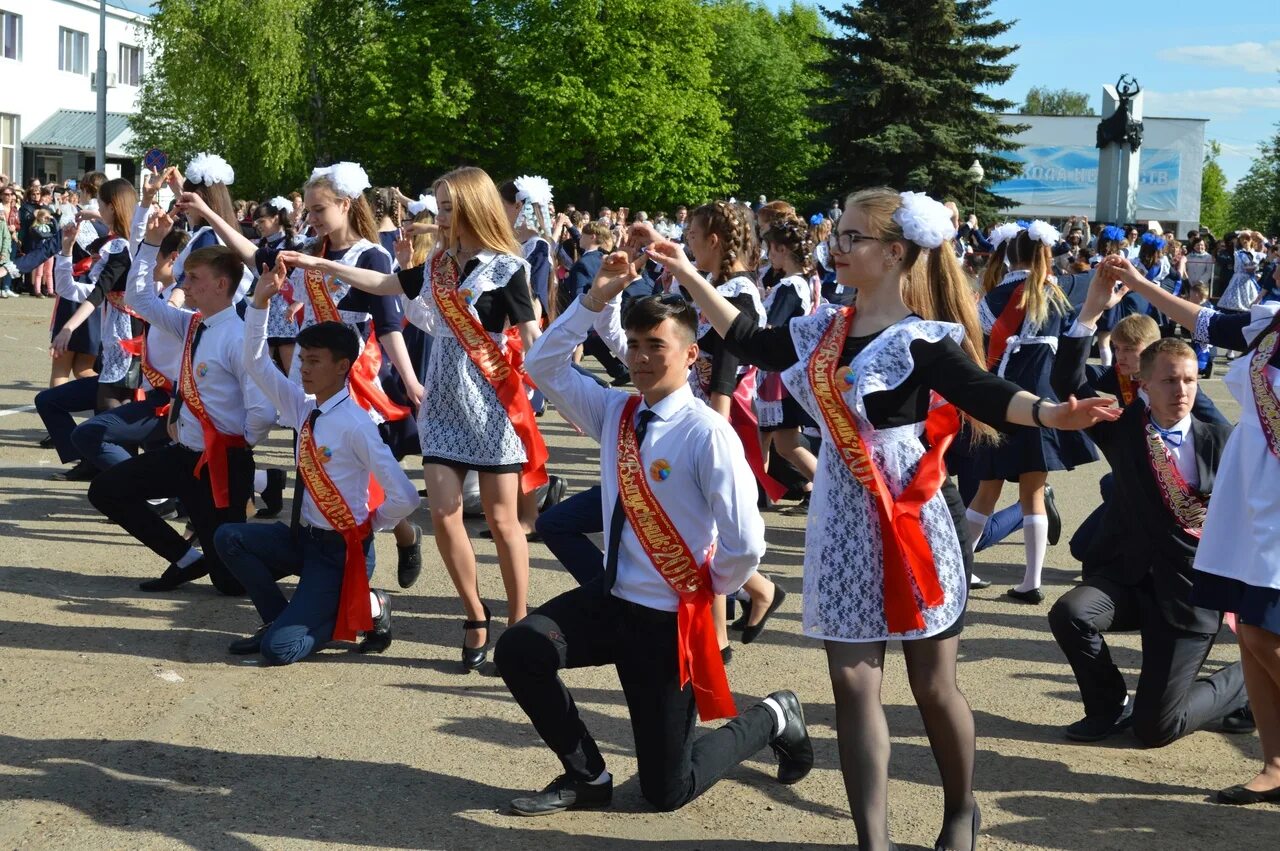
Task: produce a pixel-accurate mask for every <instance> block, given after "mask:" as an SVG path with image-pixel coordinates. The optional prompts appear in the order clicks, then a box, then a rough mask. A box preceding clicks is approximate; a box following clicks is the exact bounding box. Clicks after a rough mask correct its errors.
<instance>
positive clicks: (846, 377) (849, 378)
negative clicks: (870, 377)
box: [836, 366, 853, 387]
mask: <svg viewBox="0 0 1280 851" xmlns="http://www.w3.org/2000/svg"><path fill="white" fill-rule="evenodd" d="M836 376H837V377H838V378H839V379H840V380H841V381H843V382H844V383H845V384H848V385H849V386H850V387H852V386H853V369H852V368H851V367H847V366H842V367H840V369H838V370H837V371H836Z"/></svg>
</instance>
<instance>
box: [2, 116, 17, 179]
mask: <svg viewBox="0 0 1280 851" xmlns="http://www.w3.org/2000/svg"><path fill="white" fill-rule="evenodd" d="M17 165H18V116H16V115H0V174H7V175H9V177H12V178H16V177H17V175H18V171H17Z"/></svg>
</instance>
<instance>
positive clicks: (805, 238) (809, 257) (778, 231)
mask: <svg viewBox="0 0 1280 851" xmlns="http://www.w3.org/2000/svg"><path fill="white" fill-rule="evenodd" d="M764 242H765V244H766V245H776V246H778V247H780V248H782V249H785V250H786V251H789V252H791V256H792V257H793V258H794V259H795V261H796V263H797V264H799V266H800V274H802V275H804V276H805V277H808V276H809V275H810V274H812V273H813V246H814V241H813V237H812V235H811V234H810V232H809V226H808V225H807V224H806V223H805V221H804V220H803V219H801V218H800V217H799V216H795V215H791V216H781V217H775V218H774V220H773V224H772V225H771V226H770V227H769V229H768V230H766V231H765V232H764Z"/></svg>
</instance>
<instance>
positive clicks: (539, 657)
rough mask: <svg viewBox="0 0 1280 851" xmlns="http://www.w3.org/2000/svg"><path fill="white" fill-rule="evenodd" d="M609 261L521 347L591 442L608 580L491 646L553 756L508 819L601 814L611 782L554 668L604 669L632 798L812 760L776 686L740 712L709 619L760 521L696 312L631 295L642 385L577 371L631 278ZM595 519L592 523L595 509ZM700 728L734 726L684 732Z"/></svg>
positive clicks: (746, 565)
mask: <svg viewBox="0 0 1280 851" xmlns="http://www.w3.org/2000/svg"><path fill="white" fill-rule="evenodd" d="M628 271H629V264H628V263H627V258H626V255H625V254H622V255H612V256H610V257H609V258H608V259H607V260H606V261H605V263H604V264H603V265H602V267H601V271H600V273H599V274H598V275H597V278H596V282H595V285H594V286H593V288H592V289H591V290H590V291H588V292H587V293H585V294H584V295H583V296H582V297H581V299H579V300H576V301H575V302H574V303H572V304H571V305H570V306H569V307H568V309H567V310H566V311H565V312H564V313H563V314H561V316H560V318H559V319H557V320H556V321H555V323H553V324H552V326H551V327H550V328H549V329H547V331H546V333H544V334H543V335H542V337H541V338H539V340H538V342H537V343H535V344H534V346H533V347H532V348H531V349H530V350H529V353H528V356H527V358H526V361H525V364H526V367H527V369H528V371H529V374H530V375H531V376H532V377H533V378H534V380H536V381H537V382H538V386H539V387H540V388H542V391H543V392H544V393H546V394H547V397H548V398H549V399H551V400H552V401H553V402H554V403H555V405H556V407H557V408H559V409H560V410H561V411H563V412H564V414H565V416H566V418H568V419H569V420H570V421H572V422H574V423H577V424H578V426H579V427H580V428H582V430H583V431H584V432H586V433H587V434H589V435H590V436H591V437H593V438H595V439H596V440H598V441H599V442H600V477H601V482H600V484H601V493H602V495H601V505H600V509H599V510H601V511H602V512H603V518H609V519H608V521H607V522H606V523H605V524H604V528H605V529H607V530H608V535H607V542H608V546H607V549H606V555H605V570H604V575H603V576H602V577H601V578H600V579H598V580H595V581H592V582H590V583H589V584H587V585H584V586H581V587H579V588H575V589H574V590H572V591H568V592H566V593H564V594H561V595H560V596H559V597H556V598H554V599H552V600H551V601H549V602H547V603H545V604H544V605H542V606H540V607H538V608H537V609H536V610H534V611H533V612H532V613H530V614H529V616H528V617H526V618H525V619H524V620H522V621H520V622H519V623H518V624H516V625H515V626H513V627H511V628H510V629H508V630H507V631H506V632H505V633H504V634H503V636H502V638H501V639H500V640H499V641H498V646H497V652H496V658H495V661H496V662H497V666H498V671H499V673H500V674H501V675H502V678H503V680H505V681H506V684H507V687H508V688H509V689H510V690H511V694H512V695H513V696H514V697H515V699H516V702H517V703H519V704H520V708H521V709H523V710H524V711H525V713H526V714H527V715H528V716H529V720H530V721H532V722H533V726H534V728H535V729H536V730H537V731H538V734H539V735H541V736H542V739H543V741H545V742H546V743H547V745H548V746H549V747H550V748H551V750H552V752H554V753H555V755H556V757H557V758H558V759H559V760H560V763H561V765H562V766H563V773H562V774H561V775H560V776H559V777H557V778H556V779H555V780H553V781H552V782H551V783H550V785H548V786H547V787H546V788H545V789H543V790H542V792H541V793H538V794H533V795H530V796H528V797H523V798H517V799H516V800H514V801H512V802H511V808H512V810H513V811H514V812H515V813H516V814H517V815H523V816H539V815H547V814H550V813H556V812H561V811H563V810H572V809H583V808H590V807H604V806H608V805H609V804H610V803H611V801H612V797H613V778H612V776H611V775H610V774H609V771H608V770H607V769H606V767H605V761H604V757H603V756H602V755H601V753H600V749H599V747H598V746H597V745H596V742H595V740H594V739H593V738H592V737H591V734H590V733H588V732H587V729H586V726H585V725H584V724H583V722H582V719H581V718H580V717H579V715H578V710H577V707H576V706H575V705H574V702H573V698H572V697H571V696H570V694H569V692H568V691H567V690H566V689H565V687H564V683H563V682H561V680H560V676H559V672H560V670H561V669H564V668H583V667H595V666H601V665H613V666H614V667H615V668H616V669H617V671H618V679H619V680H620V681H621V683H622V690H623V694H624V695H625V697H626V701H627V710H628V712H629V714H630V716H631V727H632V731H633V733H634V735H635V748H636V761H637V763H638V764H639V773H640V791H641V794H643V795H644V797H645V800H647V801H648V802H649V803H650V804H652V805H653V806H655V807H656V808H658V809H659V810H675V809H678V808H680V807H682V806H684V805H685V804H687V803H688V802H689V801H691V800H693V799H694V798H696V797H697V796H698V795H701V794H702V793H703V792H705V791H706V790H707V789H708V788H709V787H710V786H711V785H712V784H713V783H715V782H716V781H717V780H719V779H720V777H722V776H723V775H724V774H725V773H726V772H727V771H729V770H730V769H732V768H733V767H734V766H735V765H737V764H738V763H740V762H742V761H743V760H744V759H747V758H748V757H750V756H751V755H752V754H754V753H756V752H757V751H759V750H760V749H762V748H764V747H766V746H769V745H772V746H773V749H774V751H775V753H776V754H777V755H778V760H779V765H778V780H779V781H780V782H782V783H795V782H797V781H799V780H800V779H801V778H802V777H804V776H805V775H806V774H808V773H809V770H810V768H812V767H813V749H812V746H811V745H810V742H809V734H808V731H807V730H806V728H805V723H804V715H803V713H802V711H801V707H800V702H799V700H797V699H796V696H795V694H794V693H792V692H790V691H777V692H774V693H773V694H771V695H769V696H768V697H767V698H765V699H764V700H763V701H761V702H759V703H757V704H755V705H754V706H752V707H750V708H749V709H747V710H746V711H745V712H743V713H742V714H740V715H737V717H733V716H735V715H736V710H735V708H734V705H733V696H732V694H731V693H730V691H729V684H728V680H727V679H726V677H725V671H724V662H723V661H722V659H721V656H720V649H719V644H718V641H717V639H716V633H715V624H714V621H713V618H712V612H711V603H712V600H713V598H714V595H715V594H724V593H728V592H732V591H735V590H737V589H738V588H741V587H742V584H743V582H745V581H746V580H747V579H748V578H749V577H750V576H751V574H752V573H754V572H755V571H756V569H757V568H758V566H759V564H760V558H761V556H763V555H764V551H765V542H764V522H763V521H762V520H761V519H760V512H759V511H758V510H757V508H756V483H755V478H754V477H753V475H752V473H751V469H750V467H748V466H747V461H746V456H745V454H744V453H743V449H742V442H741V441H740V440H739V439H738V437H737V435H736V434H735V433H734V431H733V429H732V428H731V427H730V426H729V424H728V421H727V420H725V419H724V418H723V417H721V416H719V415H718V414H716V413H715V412H714V411H712V410H711V409H710V408H709V407H707V405H706V404H704V403H703V402H701V401H699V400H698V399H696V398H694V396H693V395H692V393H691V392H690V391H689V383H688V374H689V368H690V367H691V366H692V365H693V362H694V360H696V359H697V355H698V344H697V342H696V341H695V336H696V332H697V313H696V311H695V309H694V307H693V305H692V304H690V303H688V302H686V301H685V300H684V299H683V298H680V297H679V296H675V297H672V296H651V297H649V298H641V299H638V300H637V301H636V302H635V303H634V304H633V305H632V307H631V309H630V311H629V312H628V313H627V315H626V318H625V320H624V326H625V330H626V333H627V343H628V346H627V362H628V366H629V367H630V370H631V378H632V381H634V382H635V385H636V388H637V389H638V390H639V391H640V395H632V394H629V393H626V392H624V391H621V390H613V389H610V388H607V387H601V386H600V385H599V384H597V383H596V382H595V381H593V380H591V379H590V378H588V377H586V376H584V375H582V374H581V373H580V372H578V371H576V370H575V369H574V368H573V351H574V349H575V348H576V347H577V346H578V344H579V343H581V342H582V340H583V338H584V337H585V336H586V335H587V332H588V331H589V330H590V329H591V328H592V326H593V324H594V323H593V320H594V319H595V316H596V314H597V313H598V312H599V311H600V310H601V309H602V308H603V307H604V306H605V305H606V304H607V303H608V302H609V301H611V300H612V298H613V297H614V295H616V294H617V293H618V292H620V291H621V290H622V288H623V287H625V286H626V285H627V284H628V283H630V281H631V276H630V275H628V274H627V272H628ZM603 518H602V519H603ZM695 708H696V711H697V713H698V715H700V716H701V717H702V720H704V721H709V720H712V719H715V718H729V717H733V720H731V721H729V722H728V723H727V724H725V725H724V726H722V727H719V728H718V729H715V730H712V731H710V732H708V733H706V734H704V735H702V736H700V737H698V738H697V739H696V740H695V738H694V721H695V714H694V713H695Z"/></svg>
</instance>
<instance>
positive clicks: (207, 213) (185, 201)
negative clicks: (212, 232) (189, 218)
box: [173, 192, 215, 220]
mask: <svg viewBox="0 0 1280 851" xmlns="http://www.w3.org/2000/svg"><path fill="white" fill-rule="evenodd" d="M177 198H178V200H177V203H175V204H174V205H173V208H174V209H175V210H177V211H178V212H179V213H185V212H187V211H188V210H194V211H196V212H197V213H199V214H200V217H201V218H203V219H206V220H207V219H209V218H211V217H212V216H214V215H215V214H214V212H213V210H211V209H209V205H208V204H206V203H205V202H204V199H203V198H201V197H200V196H199V195H197V194H196V193H194V192H179V193H177Z"/></svg>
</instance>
